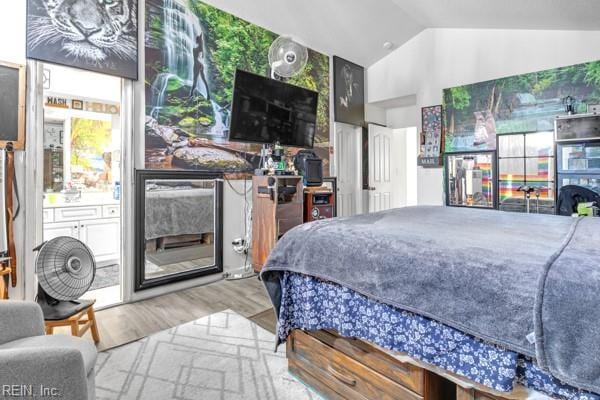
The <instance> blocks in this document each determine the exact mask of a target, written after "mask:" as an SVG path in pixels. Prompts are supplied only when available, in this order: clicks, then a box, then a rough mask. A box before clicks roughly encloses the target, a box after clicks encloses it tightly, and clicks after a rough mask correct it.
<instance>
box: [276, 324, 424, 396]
mask: <svg viewBox="0 0 600 400" xmlns="http://www.w3.org/2000/svg"><path fill="white" fill-rule="evenodd" d="M287 351H288V358H289V359H290V368H291V370H292V373H295V374H296V375H301V374H302V373H305V374H309V375H310V377H314V378H317V380H318V381H319V382H320V384H321V385H324V386H326V387H328V388H329V389H330V390H332V391H334V392H336V393H337V394H338V395H339V396H340V398H347V399H380V400H423V399H424V398H423V396H421V395H419V394H417V393H414V392H413V391H411V390H410V389H408V388H407V387H406V386H405V385H403V384H400V383H398V382H396V381H395V380H392V379H390V378H388V377H386V376H384V375H382V374H381V373H379V371H374V370H372V369H371V368H369V367H367V366H365V365H363V364H362V363H361V362H359V361H357V360H354V359H352V358H351V357H349V356H347V355H346V354H344V353H342V352H341V351H338V350H336V349H335V348H333V347H331V346H329V345H328V344H326V343H324V342H322V341H321V340H319V339H317V338H316V337H313V336H312V333H311V335H309V334H307V333H305V332H303V331H299V330H295V331H294V332H293V333H292V335H291V336H290V337H289V338H288V347H287ZM294 368H296V371H295V370H294ZM297 370H302V371H301V372H300V373H299V372H298V371H297ZM300 378H301V379H302V377H301V376H300ZM305 378H306V377H305ZM313 380H314V379H313ZM314 386H316V385H314ZM316 389H317V390H319V388H318V387H316ZM325 394H327V393H325ZM334 398H335V397H334Z"/></svg>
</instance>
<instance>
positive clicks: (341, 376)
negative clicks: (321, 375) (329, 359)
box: [327, 365, 356, 386]
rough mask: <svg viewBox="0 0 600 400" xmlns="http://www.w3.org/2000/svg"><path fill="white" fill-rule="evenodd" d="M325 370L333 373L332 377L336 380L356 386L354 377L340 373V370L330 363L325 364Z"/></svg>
mask: <svg viewBox="0 0 600 400" xmlns="http://www.w3.org/2000/svg"><path fill="white" fill-rule="evenodd" d="M327 372H329V373H330V374H331V375H333V377H334V378H335V379H337V380H338V381H340V382H342V383H343V384H345V385H348V386H356V379H352V378H350V377H348V376H346V375H344V374H342V373H341V372H339V371H337V370H336V369H335V368H333V367H332V366H331V365H329V366H327Z"/></svg>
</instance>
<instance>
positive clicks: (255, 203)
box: [252, 176, 304, 272]
mask: <svg viewBox="0 0 600 400" xmlns="http://www.w3.org/2000/svg"><path fill="white" fill-rule="evenodd" d="M303 196H304V194H303V185H302V177H301V176H254V177H252V267H253V268H254V271H256V272H258V271H260V270H261V269H262V267H263V266H264V264H265V262H266V261H267V257H269V254H270V253H271V250H272V249H273V247H275V243H277V240H279V238H280V237H281V236H283V234H284V233H286V232H287V231H289V230H290V229H292V228H293V227H295V226H297V225H301V224H302V223H303V222H304V220H303Z"/></svg>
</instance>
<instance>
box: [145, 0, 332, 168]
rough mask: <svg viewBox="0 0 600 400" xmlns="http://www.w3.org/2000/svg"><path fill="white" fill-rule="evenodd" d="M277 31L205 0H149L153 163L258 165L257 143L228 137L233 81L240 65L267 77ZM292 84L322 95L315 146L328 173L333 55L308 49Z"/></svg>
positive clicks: (149, 158)
mask: <svg viewBox="0 0 600 400" xmlns="http://www.w3.org/2000/svg"><path fill="white" fill-rule="evenodd" d="M277 36H278V35H277V34H275V33H273V32H270V31H268V30H266V29H263V28H261V27H259V26H256V25H254V24H251V23H249V22H247V21H244V20H242V19H240V18H238V17H235V16H234V15H231V14H228V13H226V12H224V11H221V10H219V9H217V8H215V7H212V6H210V5H208V4H206V3H203V2H201V1H199V0H147V2H146V64H145V69H146V82H145V85H146V167H147V168H187V169H209V170H222V171H242V170H251V169H253V168H255V167H256V164H257V162H258V157H257V156H256V155H257V154H258V153H259V146H258V145H253V144H243V143H233V142H228V141H227V140H226V137H227V135H228V128H229V113H230V104H231V101H232V95H233V93H232V91H233V79H234V75H235V71H236V69H237V68H240V69H243V70H246V71H250V72H253V73H256V74H260V75H264V76H267V74H268V73H269V62H268V51H269V47H270V45H271V43H272V42H273V40H275V39H276V38H277ZM194 60H201V61H202V62H201V63H198V62H194ZM288 83H292V84H295V85H298V86H302V87H305V88H308V89H312V90H315V91H318V92H319V110H318V117H317V118H318V130H317V134H316V136H315V151H316V152H317V153H318V154H319V155H320V156H321V157H322V158H324V160H325V163H324V164H325V172H326V173H327V172H328V171H329V164H328V159H329V57H328V56H326V55H323V54H320V53H318V52H316V51H313V50H310V49H309V58H308V64H307V65H306V67H305V68H304V70H303V71H302V72H301V73H300V74H298V75H297V76H295V77H293V78H291V79H290V80H289V81H288ZM291 151H292V152H293V151H295V150H294V149H292V150H291Z"/></svg>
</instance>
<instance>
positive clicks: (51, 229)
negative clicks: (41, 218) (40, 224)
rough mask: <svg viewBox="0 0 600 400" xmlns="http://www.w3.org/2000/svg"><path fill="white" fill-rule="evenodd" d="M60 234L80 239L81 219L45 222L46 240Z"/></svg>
mask: <svg viewBox="0 0 600 400" xmlns="http://www.w3.org/2000/svg"><path fill="white" fill-rule="evenodd" d="M59 236H70V237H72V238H75V239H79V221H72V222H56V223H52V224H44V241H48V240H51V239H54V238H57V237H59Z"/></svg>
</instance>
